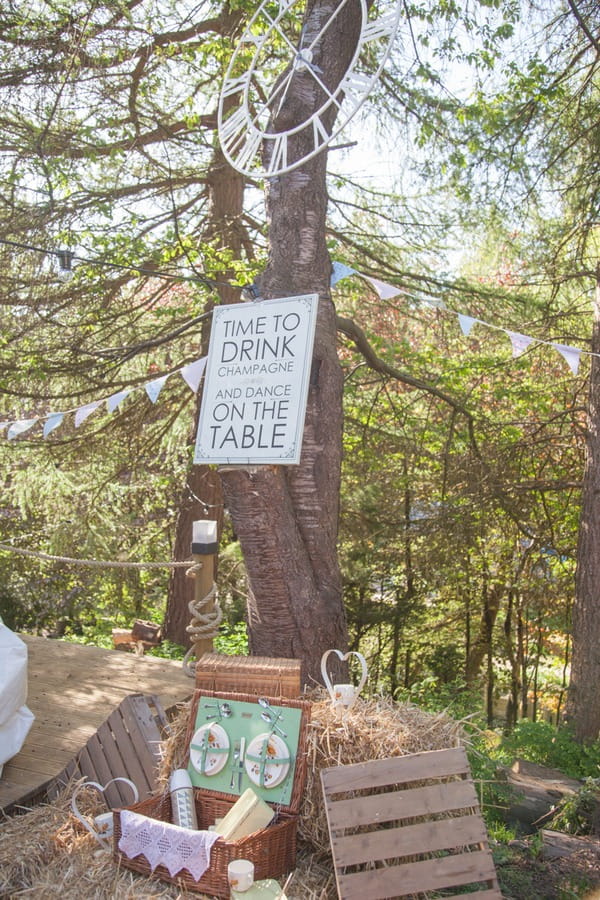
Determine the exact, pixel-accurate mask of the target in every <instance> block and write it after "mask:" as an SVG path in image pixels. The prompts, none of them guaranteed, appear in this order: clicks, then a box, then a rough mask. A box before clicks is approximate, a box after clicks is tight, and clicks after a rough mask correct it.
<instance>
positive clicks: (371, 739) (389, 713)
mask: <svg viewBox="0 0 600 900" xmlns="http://www.w3.org/2000/svg"><path fill="white" fill-rule="evenodd" d="M463 738H464V734H463V730H462V727H461V725H460V723H459V722H457V721H456V720H455V719H451V718H450V716H448V715H447V714H446V713H437V714H436V715H432V714H431V713H427V712H424V711H423V710H422V709H419V708H418V707H417V706H413V705H412V704H410V703H395V702H394V701H393V700H391V699H389V698H387V697H381V698H376V699H373V700H363V699H361V698H359V699H358V700H357V702H356V704H355V705H354V706H353V707H352V709H351V710H350V712H349V713H348V714H347V716H346V718H345V720H344V721H343V722H340V720H339V718H338V716H337V714H336V713H335V712H334V711H333V709H332V706H331V702H330V700H329V698H327V699H326V700H325V699H322V695H321V697H317V699H316V700H315V702H314V703H313V707H312V719H311V727H310V730H309V737H308V774H307V780H306V791H305V794H304V801H303V803H302V807H301V809H300V823H299V829H298V833H299V836H300V838H301V839H302V840H304V841H306V842H307V843H308V844H309V845H310V846H311V847H312V848H313V849H314V850H316V851H317V852H319V853H329V833H328V830H327V818H326V815H325V805H324V802H323V793H322V790H321V778H320V772H321V769H327V768H330V767H332V766H343V765H350V764H352V763H363V762H368V761H369V760H372V759H386V758H388V757H390V756H406V755H407V754H409V753H419V752H422V751H424V750H443V749H446V748H448V747H457V746H459V745H460V743H461V741H462V740H463Z"/></svg>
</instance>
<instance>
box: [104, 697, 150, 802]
mask: <svg viewBox="0 0 600 900" xmlns="http://www.w3.org/2000/svg"><path fill="white" fill-rule="evenodd" d="M98 737H99V738H100V740H101V741H102V746H103V748H104V752H105V754H106V757H107V759H108V760H109V763H110V768H111V771H112V773H113V775H122V776H124V777H125V778H130V779H131V781H133V783H134V784H135V786H136V787H137V789H138V791H139V794H140V800H145V799H146V797H147V796H148V795H149V794H150V793H151V792H152V788H153V786H154V784H155V779H154V778H153V777H152V775H153V773H152V772H150V773H149V772H147V771H146V770H145V769H144V766H143V765H142V764H141V762H140V760H139V757H138V755H137V748H136V747H135V746H134V745H133V743H132V740H131V736H130V734H129V732H128V731H127V729H126V728H125V725H124V723H123V719H122V717H121V712H120V708H119V709H118V710H115V712H114V713H113V714H112V715H111V716H110V718H109V719H108V722H106V723H105V724H104V725H103V726H101V728H99V729H98ZM121 793H123V794H124V799H125V802H127V803H129V802H130V801H128V800H127V797H129V798H131V791H130V790H129V789H128V788H127V786H126V785H122V791H121Z"/></svg>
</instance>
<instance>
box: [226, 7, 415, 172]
mask: <svg viewBox="0 0 600 900" xmlns="http://www.w3.org/2000/svg"><path fill="white" fill-rule="evenodd" d="M305 6H306V2H305V0H264V2H262V3H261V4H260V6H259V7H258V9H257V11H256V12H255V14H254V15H253V16H252V19H251V20H250V22H249V23H248V26H247V27H246V29H245V31H244V33H243V35H242V37H241V39H240V42H239V44H238V46H237V47H236V49H235V51H234V53H233V56H232V58H231V61H230V63H229V66H228V69H227V73H226V75H225V79H224V82H223V86H222V88H221V93H220V97H219V109H218V126H219V140H220V142H221V148H222V150H223V153H224V155H225V157H226V159H227V160H228V161H229V162H230V163H231V165H232V166H233V167H234V168H235V169H237V170H238V171H240V172H243V173H244V174H247V175H254V176H257V175H261V174H262V175H264V176H266V177H267V178H271V177H275V176H277V175H281V174H283V173H284V172H289V171H291V170H292V169H295V168H296V167H297V166H300V165H302V163H304V162H306V160H308V159H310V158H311V157H313V156H315V155H316V154H317V153H320V152H321V151H322V150H323V149H324V148H325V147H326V146H327V145H328V144H329V143H330V142H331V141H332V139H333V138H334V137H336V135H337V134H339V132H340V131H341V130H342V128H344V126H345V125H346V124H347V123H348V122H349V120H350V119H351V118H352V116H353V115H354V114H355V113H356V111H357V110H358V109H359V107H360V106H361V105H362V104H363V103H364V101H365V100H366V98H367V96H368V94H369V93H370V91H371V88H372V87H373V85H374V84H375V82H376V81H377V79H378V78H379V76H380V74H381V71H382V69H383V66H384V65H385V63H386V60H387V59H388V56H389V53H390V50H391V47H392V43H393V39H394V37H395V35H396V32H397V31H398V27H399V22H400V13H401V10H402V3H401V2H397V0H379V2H375V3H373V4H372V5H370V6H368V5H367V0H341V2H340V3H338V5H337V6H336V8H335V9H333V11H332V12H330V13H328V14H327V16H326V17H325V20H324V21H323V20H322V19H323V17H321V19H319V20H318V24H317V26H315V25H314V22H313V25H312V31H311V32H309V31H308V29H307V28H306V25H304V26H303V20H304V10H305ZM346 7H349V8H347V9H346ZM350 8H351V9H352V10H353V11H352V16H353V17H354V18H353V19H352V23H353V25H354V26H355V28H356V30H357V33H358V40H357V42H356V48H355V51H354V54H353V55H352V58H351V60H350V62H349V64H348V65H347V67H346V70H345V72H344V73H343V74H342V77H341V79H338V83H337V84H336V85H334V86H332V87H329V86H328V84H327V80H326V78H325V75H324V72H323V68H322V66H323V59H322V56H321V48H322V47H323V44H324V42H325V41H326V40H327V42H328V45H329V47H330V48H331V41H332V37H335V35H336V29H337V28H338V27H339V24H340V21H341V19H340V18H339V17H340V16H341V14H342V13H344V14H347V13H348V12H350ZM294 79H296V81H295V82H294ZM297 79H303V80H304V82H303V83H304V86H305V87H307V88H308V94H309V95H311V96H313V97H316V98H317V101H316V104H315V105H314V106H313V108H312V109H311V110H310V113H309V114H307V115H302V114H301V115H300V121H294V122H293V124H292V125H291V126H290V127H283V128H281V127H278V128H277V129H276V130H272V131H271V130H269V129H271V128H272V127H273V126H272V122H273V119H274V118H276V117H277V115H278V112H279V111H280V110H281V109H282V108H283V106H284V103H285V100H286V97H287V96H288V92H289V91H290V88H291V87H292V86H293V87H295V88H296V87H300V91H301V92H302V83H301V82H300V83H299V82H298V81H297ZM311 89H312V93H311ZM315 106H316V108H314V107H315ZM333 120H335V121H333ZM298 137H301V140H300V141H299V140H295V138H298Z"/></svg>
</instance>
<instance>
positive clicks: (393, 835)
mask: <svg viewBox="0 0 600 900" xmlns="http://www.w3.org/2000/svg"><path fill="white" fill-rule="evenodd" d="M321 782H322V787H323V793H324V797H325V807H326V813H327V824H328V827H329V834H330V838H331V847H332V852H333V860H334V867H335V876H336V881H337V889H338V895H339V897H340V898H341V900H354V898H356V900H366V898H368V900H383V898H390V897H406V896H407V895H410V894H419V893H420V892H426V891H443V890H445V889H456V888H461V889H463V890H465V893H462V892H461V893H459V894H452V898H453V900H502V894H501V893H500V888H499V886H498V881H497V878H496V870H495V867H494V862H493V859H492V854H491V852H490V849H489V846H488V840H487V833H486V829H485V824H484V822H483V819H482V817H481V813H480V809H479V801H478V798H477V794H476V792H475V785H474V784H473V781H472V779H471V774H470V770H469V763H468V760H467V756H466V753H465V751H464V750H463V749H462V747H459V748H452V749H449V750H432V751H428V752H424V753H414V754H411V755H409V756H399V757H393V758H391V759H380V760H372V761H370V762H366V763H357V764H354V765H349V766H337V767H335V768H330V769H323V770H322V771H321ZM436 896H438V895H437V894H436Z"/></svg>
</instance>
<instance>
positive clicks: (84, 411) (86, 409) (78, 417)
mask: <svg viewBox="0 0 600 900" xmlns="http://www.w3.org/2000/svg"><path fill="white" fill-rule="evenodd" d="M101 403H102V400H92V402H91V403H86V404H85V406H80V407H79V409H78V410H77V412H76V413H75V428H79V426H80V425H82V424H83V423H84V422H85V420H86V419H87V418H88V416H91V414H92V413H93V412H95V411H96V410H97V409H98V407H99V406H100V404H101Z"/></svg>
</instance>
